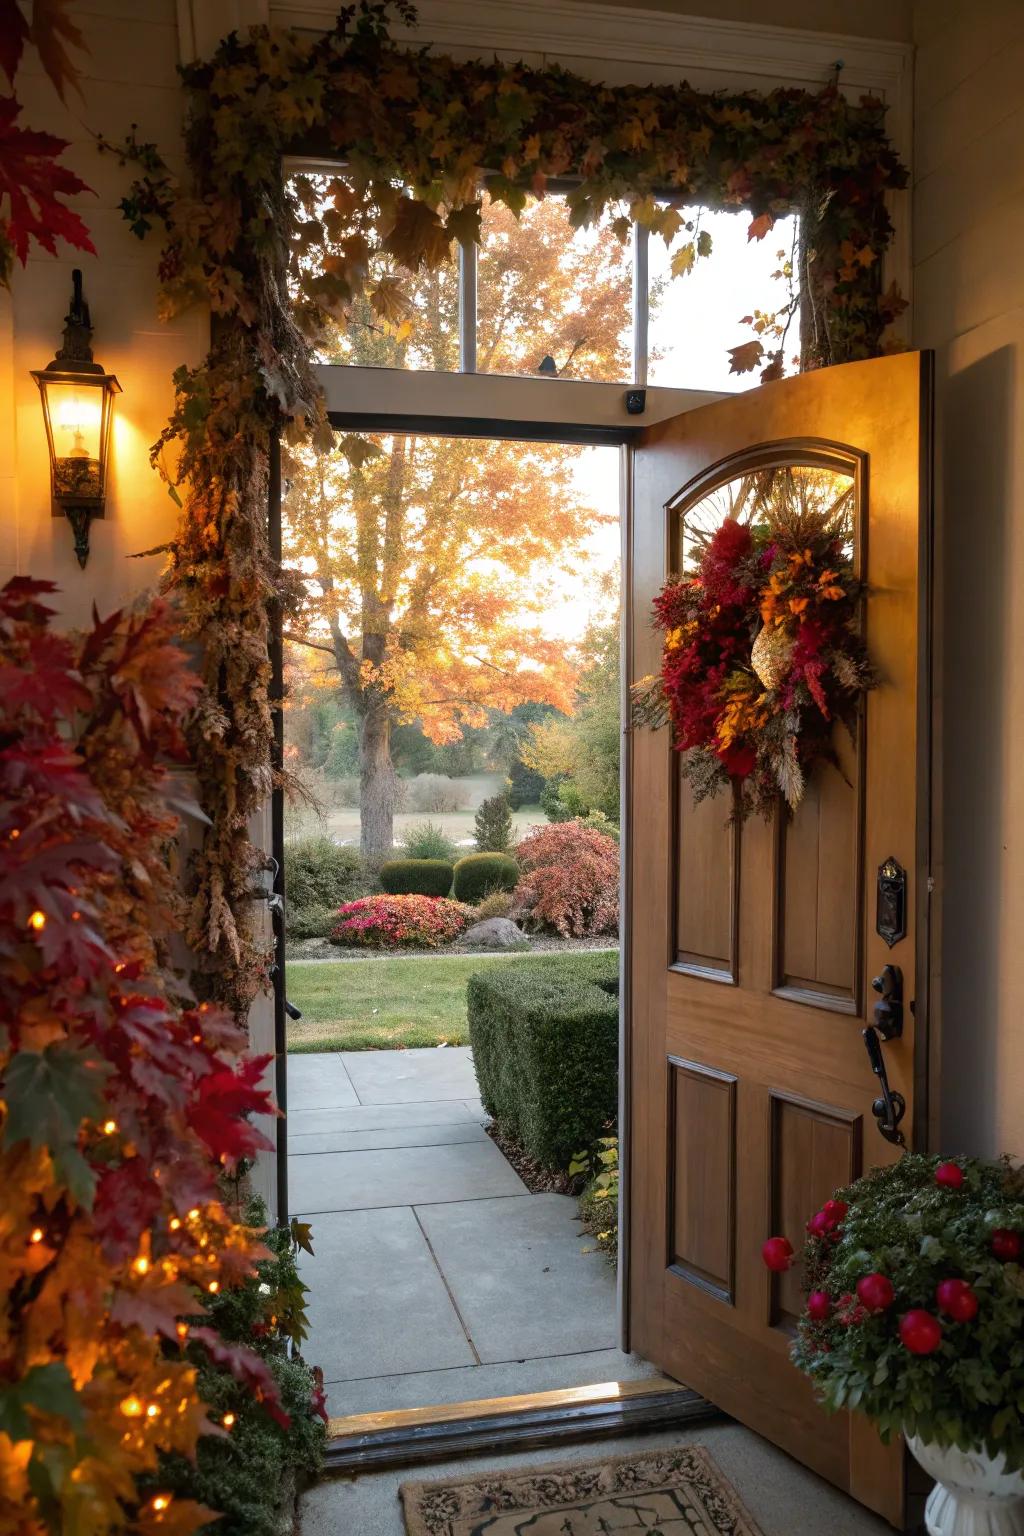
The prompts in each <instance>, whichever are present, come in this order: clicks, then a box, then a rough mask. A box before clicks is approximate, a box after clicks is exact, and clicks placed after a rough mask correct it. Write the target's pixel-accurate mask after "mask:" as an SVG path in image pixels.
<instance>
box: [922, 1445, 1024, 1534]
mask: <svg viewBox="0 0 1024 1536" xmlns="http://www.w3.org/2000/svg"><path fill="white" fill-rule="evenodd" d="M907 1444H908V1445H909V1446H910V1449H911V1452H912V1453H913V1455H914V1456H915V1458H916V1459H917V1461H919V1462H920V1464H921V1466H922V1467H923V1468H924V1470H925V1471H926V1472H927V1473H928V1475H929V1476H930V1477H934V1479H935V1487H934V1488H933V1489H932V1492H931V1494H930V1495H929V1497H928V1503H927V1505H926V1507H925V1515H924V1518H925V1529H926V1530H927V1532H928V1536H1024V1474H1022V1473H1020V1472H1009V1471H1007V1470H1006V1460H1005V1457H1004V1456H1003V1455H1002V1453H1000V1455H999V1456H998V1457H995V1458H993V1457H991V1456H987V1455H986V1454H985V1452H984V1451H980V1450H975V1451H961V1450H958V1449H957V1448H956V1447H955V1446H949V1447H946V1446H939V1445H930V1444H926V1443H925V1442H923V1441H922V1440H920V1439H918V1437H917V1436H916V1435H908V1436H907Z"/></svg>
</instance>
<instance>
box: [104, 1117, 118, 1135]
mask: <svg viewBox="0 0 1024 1536" xmlns="http://www.w3.org/2000/svg"><path fill="white" fill-rule="evenodd" d="M116 1130H117V1121H116V1120H104V1122H103V1134H104V1136H113V1134H114V1132H115V1131H116Z"/></svg>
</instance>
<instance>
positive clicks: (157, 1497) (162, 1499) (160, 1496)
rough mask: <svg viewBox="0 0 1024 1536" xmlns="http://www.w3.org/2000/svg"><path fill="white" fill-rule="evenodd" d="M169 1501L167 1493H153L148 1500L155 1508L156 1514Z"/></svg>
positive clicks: (169, 1497) (166, 1505)
mask: <svg viewBox="0 0 1024 1536" xmlns="http://www.w3.org/2000/svg"><path fill="white" fill-rule="evenodd" d="M170 1502H171V1495H170V1494H169V1493H155V1494H154V1495H153V1497H152V1499H151V1500H150V1504H151V1505H152V1507H153V1508H154V1509H155V1510H156V1512H157V1514H158V1515H159V1514H161V1513H162V1512H163V1511H164V1510H165V1509H166V1508H167V1507H168V1505H169V1504H170Z"/></svg>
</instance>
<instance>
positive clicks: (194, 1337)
mask: <svg viewBox="0 0 1024 1536" xmlns="http://www.w3.org/2000/svg"><path fill="white" fill-rule="evenodd" d="M189 1340H190V1341H194V1342H195V1343H196V1344H201V1345H202V1346H203V1348H204V1349H205V1350H206V1352H207V1354H208V1355H209V1357H210V1359H211V1360H212V1361H213V1362H214V1364H215V1365H222V1366H224V1367H225V1369H227V1370H229V1371H230V1372H231V1374H232V1376H233V1377H234V1378H235V1380H236V1381H240V1382H241V1383H242V1385H243V1386H245V1387H248V1388H249V1389H250V1391H251V1392H252V1393H253V1394H254V1396H255V1398H256V1401H257V1402H259V1403H262V1404H263V1406H264V1408H265V1409H266V1410H267V1412H268V1413H269V1414H270V1416H271V1418H272V1419H276V1421H277V1423H278V1424H280V1425H281V1427H282V1429H287V1428H288V1426H289V1425H290V1424H291V1419H290V1418H289V1416H288V1414H287V1413H285V1411H284V1409H283V1408H282V1407H281V1398H280V1394H279V1391H278V1386H277V1382H276V1380H275V1379H274V1375H273V1372H272V1371H271V1369H270V1367H269V1365H267V1363H266V1361H265V1360H261V1359H260V1357H259V1355H255V1354H253V1352H252V1350H251V1349H246V1348H245V1347H244V1346H243V1345H241V1344H229V1343H228V1341H227V1340H226V1339H222V1338H221V1336H220V1334H219V1333H215V1332H214V1331H213V1329H212V1328H192V1329H190V1330H189Z"/></svg>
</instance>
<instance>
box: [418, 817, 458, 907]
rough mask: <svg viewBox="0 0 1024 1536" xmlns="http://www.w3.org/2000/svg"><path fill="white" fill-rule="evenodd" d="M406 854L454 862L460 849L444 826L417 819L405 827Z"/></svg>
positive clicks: (419, 857)
mask: <svg viewBox="0 0 1024 1536" xmlns="http://www.w3.org/2000/svg"><path fill="white" fill-rule="evenodd" d="M405 856H406V858H407V859H446V860H447V861H448V863H449V864H454V863H455V860H456V859H457V858H458V856H459V850H458V849H457V848H456V846H455V844H454V843H453V842H452V839H451V838H450V837H449V836H448V834H447V832H446V831H445V830H444V828H443V827H439V826H436V825H435V824H434V822H432V821H417V822H413V823H412V825H411V826H408V827H406V829H405ZM447 894H448V893H447V892H445V895H447Z"/></svg>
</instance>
